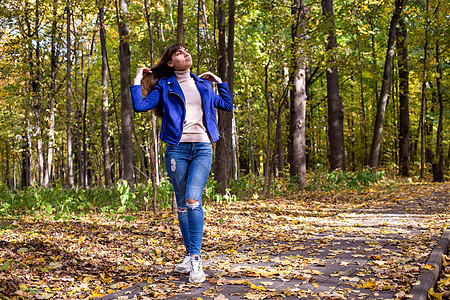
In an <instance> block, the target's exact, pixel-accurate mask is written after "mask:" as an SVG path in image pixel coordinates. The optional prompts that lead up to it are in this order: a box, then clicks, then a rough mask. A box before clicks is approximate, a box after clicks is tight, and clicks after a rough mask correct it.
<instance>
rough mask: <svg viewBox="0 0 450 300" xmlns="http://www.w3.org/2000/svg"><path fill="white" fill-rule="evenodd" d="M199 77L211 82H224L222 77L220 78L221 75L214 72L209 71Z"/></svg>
mask: <svg viewBox="0 0 450 300" xmlns="http://www.w3.org/2000/svg"><path fill="white" fill-rule="evenodd" d="M198 77H200V78H205V79H206V80H208V81H210V82H218V83H220V82H222V79H220V77H219V76H217V75H214V74H213V73H211V72H209V71H208V72H205V73H203V74H201V75H199V76H198Z"/></svg>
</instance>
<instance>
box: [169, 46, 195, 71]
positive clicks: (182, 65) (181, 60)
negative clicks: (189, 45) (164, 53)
mask: <svg viewBox="0 0 450 300" xmlns="http://www.w3.org/2000/svg"><path fill="white" fill-rule="evenodd" d="M167 65H168V66H169V67H172V68H174V69H175V71H186V70H188V69H189V68H190V67H191V66H192V57H191V55H190V54H189V51H188V50H187V49H186V48H180V49H178V50H177V51H175V52H174V53H173V54H172V59H171V60H170V61H168V62H167Z"/></svg>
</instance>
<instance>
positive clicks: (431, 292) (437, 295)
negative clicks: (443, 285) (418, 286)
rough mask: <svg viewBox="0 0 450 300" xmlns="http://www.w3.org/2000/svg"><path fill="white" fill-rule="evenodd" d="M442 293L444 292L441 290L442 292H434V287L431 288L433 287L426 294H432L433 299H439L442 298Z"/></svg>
mask: <svg viewBox="0 0 450 300" xmlns="http://www.w3.org/2000/svg"><path fill="white" fill-rule="evenodd" d="M443 294H444V293H443V292H442V293H438V294H436V293H435V292H434V289H433V288H431V289H430V290H429V291H428V295H430V296H432V297H433V299H439V300H442V295H443Z"/></svg>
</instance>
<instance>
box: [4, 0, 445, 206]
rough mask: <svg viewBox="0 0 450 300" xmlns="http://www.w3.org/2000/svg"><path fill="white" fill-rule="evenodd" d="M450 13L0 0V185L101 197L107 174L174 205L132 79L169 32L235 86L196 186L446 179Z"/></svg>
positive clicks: (431, 0) (327, 5)
mask: <svg viewBox="0 0 450 300" xmlns="http://www.w3.org/2000/svg"><path fill="white" fill-rule="evenodd" d="M449 16H450V4H449V3H448V2H447V1H442V0H410V1H405V0H396V1H391V0H386V1H382V0H370V1H369V0H367V1H361V0H335V1H331V0H323V1H322V2H320V1H306V0H292V1H271V0H256V1H255V0H254V1H247V0H238V1H235V0H230V1H224V0H214V1H206V0H184V1H183V0H178V1H175V0H173V1H170V0H169V1H156V0H143V1H132V2H127V1H125V0H117V1H115V2H114V1H102V0H97V1H92V0H87V1H81V2H75V1H73V2H72V1H70V0H67V1H60V0H52V1H50V0H49V1H46V0H26V1H14V0H5V1H2V4H1V7H0V24H1V25H0V41H1V42H0V43H1V44H0V51H1V60H0V101H1V105H0V122H1V124H0V127H1V130H0V181H1V183H2V194H3V195H4V196H5V197H7V198H11V191H13V192H12V193H13V194H14V193H21V192H20V191H27V190H28V191H32V192H29V193H27V192H24V193H26V194H27V195H29V199H32V200H29V202H27V203H28V204H27V205H29V206H31V207H32V206H35V205H39V203H41V202H39V201H38V199H37V196H30V195H33V194H34V195H35V194H36V190H41V188H43V191H44V192H43V193H44V194H45V193H47V194H45V195H46V196H45V197H47V196H48V197H47V198H52V197H53V198H58V195H61V193H60V192H58V191H60V190H61V189H62V190H72V189H73V188H76V189H75V190H78V191H80V190H84V191H86V190H90V192H88V193H91V194H90V196H89V197H97V196H95V195H98V197H100V198H101V197H103V198H104V197H105V193H106V191H107V190H108V189H106V190H104V189H103V188H104V187H113V186H114V187H117V190H119V194H121V195H124V193H122V192H121V191H123V189H125V190H127V191H129V190H131V191H134V190H135V189H136V190H137V191H139V195H138V197H139V199H140V200H143V201H144V202H145V204H146V205H147V204H148V205H150V203H151V202H152V201H151V200H150V199H151V198H152V197H151V194H152V193H153V202H152V205H153V209H156V206H157V205H158V201H159V204H161V205H163V207H164V206H165V205H170V203H171V197H170V184H168V183H167V179H165V178H166V177H165V167H164V165H163V163H164V162H163V159H162V156H163V152H164V147H165V145H164V144H163V143H161V142H159V141H158V139H157V134H158V133H157V132H158V126H159V122H160V120H159V119H156V117H155V116H154V115H153V114H152V113H139V114H134V113H133V112H132V110H131V100H130V94H129V85H130V84H131V82H132V78H133V77H134V72H135V70H136V68H138V67H143V66H147V67H149V66H152V65H154V64H155V63H156V62H157V59H158V58H159V57H160V55H161V53H162V52H163V50H164V49H165V47H167V46H168V45H170V44H172V43H174V42H177V41H182V42H183V43H185V44H186V46H187V47H188V49H189V50H190V52H191V54H192V56H193V59H194V64H193V66H192V68H191V71H192V72H193V73H195V74H200V73H202V72H205V71H208V70H209V71H212V72H214V73H217V74H218V75H219V76H221V77H222V78H223V80H224V81H228V82H229V84H230V89H231V91H232V95H233V98H234V100H233V101H234V113H232V114H230V113H222V112H219V113H218V114H219V128H220V131H221V135H222V137H223V138H222V139H221V140H220V141H219V142H218V143H217V144H216V147H215V148H216V149H215V162H214V167H213V173H214V180H211V182H209V183H208V185H207V191H206V193H205V194H206V196H207V197H218V198H217V199H223V198H222V197H223V196H224V195H225V196H226V197H228V198H229V197H233V194H234V197H235V196H236V194H239V192H240V193H241V194H243V193H246V194H247V195H248V196H252V195H253V196H254V195H255V191H256V192H260V191H264V192H266V193H270V192H273V191H275V190H276V189H279V188H280V185H279V183H286V184H285V185H284V186H289V187H291V188H292V187H294V188H302V187H309V188H315V187H317V186H319V185H320V183H321V182H328V183H329V182H330V181H333V180H334V181H341V182H344V183H346V184H349V185H351V184H352V182H355V181H356V182H358V183H361V182H362V183H366V182H370V181H371V180H376V178H377V176H379V175H380V174H381V173H380V172H379V171H382V172H384V174H388V175H398V174H400V175H402V176H405V177H409V178H411V177H412V178H428V179H430V178H431V176H432V177H433V179H434V180H435V181H443V180H444V179H445V176H448V161H449V155H450V143H448V125H447V124H448V123H447V122H446V120H447V119H448V118H449V107H448V94H449V93H448V83H449V82H448V78H449V77H448V74H449V49H450V45H449V39H448V36H450V25H449V24H450V22H449ZM377 171H378V172H377ZM273 182H275V183H276V184H273ZM30 187H31V188H30ZM96 188H99V190H101V192H98V194H96V193H97V192H95V191H96V190H98V189H96ZM216 189H217V195H215V193H216V192H215V191H216ZM45 190H47V191H50V192H45ZM51 190H56V192H51ZM158 190H159V193H157V191H158ZM164 191H165V192H166V193H165V192H164ZM244 191H245V192H244ZM93 195H94V196H93ZM158 195H159V196H158ZM50 196H51V197H50ZM238 196H240V195H238ZM71 197H72V198H71ZM71 197H65V198H64V199H65V200H63V202H64V201H65V202H64V203H65V204H66V207H67V206H69V205H71V203H72V202H70V201H74V200H73V197H74V196H73V194H72V196H71ZM114 197H115V196H114V192H112V198H114ZM127 197H128V196H127ZM133 197H136V195H135V196H133ZM158 197H159V198H158ZM13 198H14V197H13ZM25 198H26V197H25ZM117 199H119V200H120V201H121V204H122V205H121V207H122V210H124V209H126V205H125V204H126V203H128V204H127V205H130V204H129V201H134V200H133V199H129V198H126V197H125V198H120V197H118V198H117ZM75 202H76V201H75ZM41 204H42V203H41ZM27 205H25V207H26V206H27ZM46 205H47V206H46V207H47V208H48V210H49V212H51V211H52V210H53V209H54V208H53V207H52V206H51V205H50V206H48V203H47V204H46ZM12 206H16V208H19V207H22V208H23V203H21V204H17V203H16V204H15V203H14V201H9V202H8V201H6V202H3V203H2V210H3V211H7V210H9V209H11V208H12ZM62 207H64V205H63V206H62ZM73 207H74V208H76V209H79V208H80V207H79V203H78V204H76V205H75V206H73ZM44 208H45V207H44Z"/></svg>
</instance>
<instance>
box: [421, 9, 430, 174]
mask: <svg viewBox="0 0 450 300" xmlns="http://www.w3.org/2000/svg"><path fill="white" fill-rule="evenodd" d="M428 9H429V6H428V0H426V12H425V13H426V17H425V18H426V21H425V45H424V47H423V52H424V53H423V79H422V102H421V116H420V124H421V128H420V178H422V179H423V178H425V150H426V145H425V110H426V107H425V106H426V95H425V91H426V87H427V64H428V27H429V20H428Z"/></svg>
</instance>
